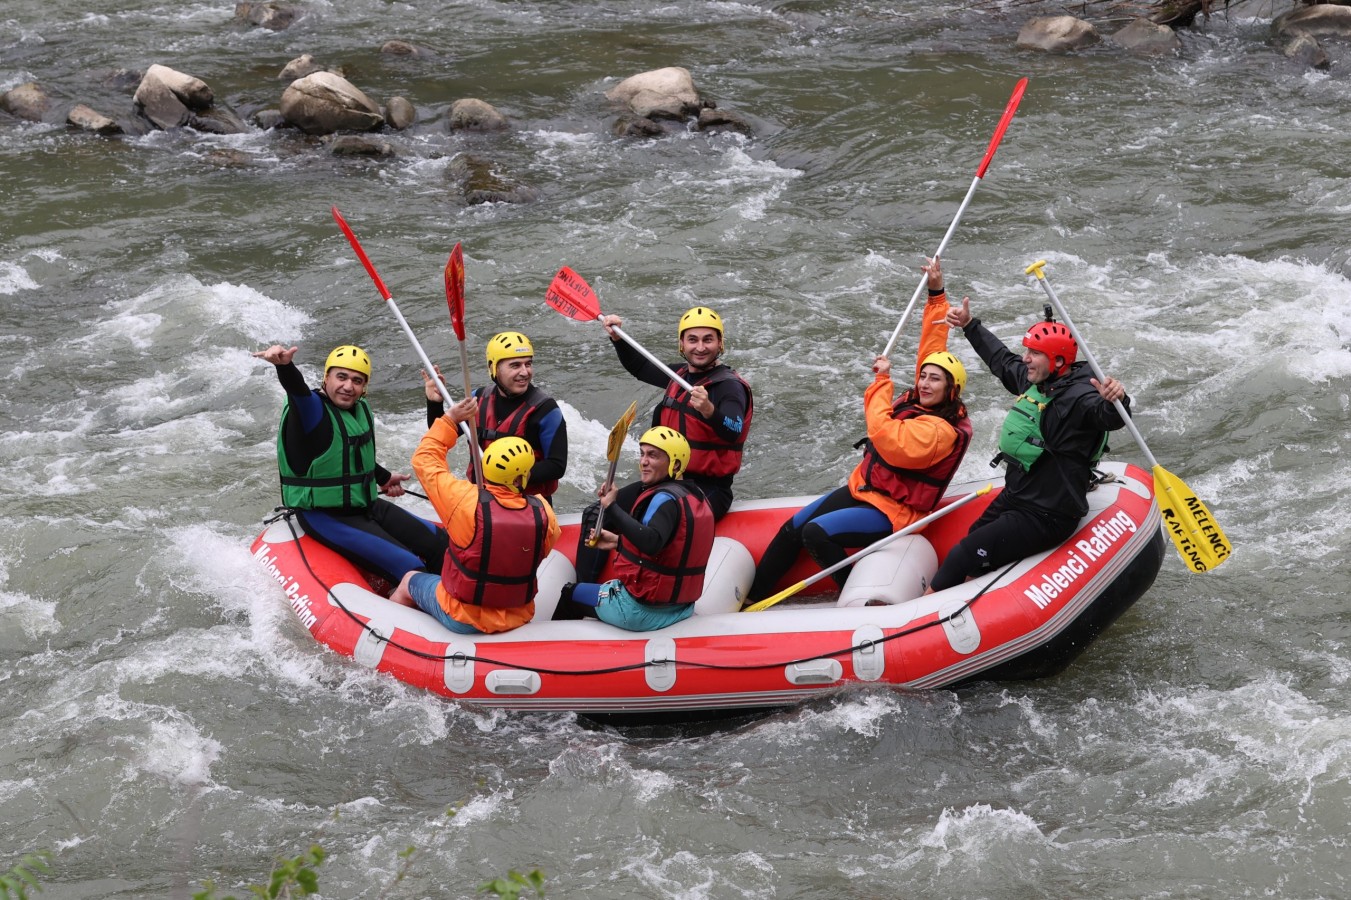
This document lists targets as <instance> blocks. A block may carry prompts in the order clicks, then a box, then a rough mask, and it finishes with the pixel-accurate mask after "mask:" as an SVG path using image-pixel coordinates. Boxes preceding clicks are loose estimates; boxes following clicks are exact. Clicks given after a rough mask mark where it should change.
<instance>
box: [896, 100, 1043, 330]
mask: <svg viewBox="0 0 1351 900" xmlns="http://www.w3.org/2000/svg"><path fill="white" fill-rule="evenodd" d="M1025 90H1027V79H1026V78H1023V79H1020V80H1019V81H1018V83H1017V84H1015V85H1014V86H1013V93H1012V94H1011V95H1009V102H1008V103H1007V104H1006V105H1005V107H1004V114H1003V115H1002V116H1001V117H1000V119H999V125H998V126H997V127H996V128H995V131H994V136H993V137H991V138H990V144H989V146H988V147H986V148H985V156H984V158H982V159H981V161H980V165H979V166H978V167H977V168H976V177H975V178H973V179H971V187H969V188H967V190H966V196H965V197H964V198H963V199H962V205H961V206H959V207H957V214H956V215H955V216H953V217H952V224H950V225H949V226H948V230H947V233H946V234H944V235H943V240H942V241H940V242H939V244H938V250H937V251H935V252H934V257H935V258H938V257H942V255H943V251H944V250H946V249H947V246H948V241H950V240H952V235H953V232H955V231H956V230H957V223H958V222H960V221H961V220H962V214H963V213H964V212H966V208H967V206H969V205H970V204H971V196H972V195H973V194H975V193H976V185H978V184H980V180H981V179H982V178H984V177H985V171H986V170H987V169H989V168H990V161H991V160H993V159H994V152H995V150H997V149H998V148H999V142H1000V141H1001V140H1003V138H1004V132H1005V131H1007V130H1008V127H1009V122H1011V121H1013V114H1014V113H1015V112H1017V110H1018V104H1019V103H1020V102H1022V99H1023V92H1024V91H1025ZM928 284H929V273H928V272H925V273H924V274H923V275H922V276H921V277H920V280H919V285H918V286H917V287H916V288H915V293H914V294H913V295H911V297H910V302H909V303H908V304H906V307H905V312H904V313H902V314H901V320H900V321H899V322H897V323H896V328H895V329H894V330H893V331H892V332H891V338H890V339H888V340H887V345H886V346H885V347H883V348H882V356H890V355H891V348H892V347H894V346H895V345H896V339H897V338H899V337H900V336H901V332H902V331H904V330H905V323H906V320H908V319H909V318H910V313H911V312H912V311H913V310H914V308H915V304H916V303H917V302H919V297H920V294H922V293H924V289H925V287H927V286H928Z"/></svg>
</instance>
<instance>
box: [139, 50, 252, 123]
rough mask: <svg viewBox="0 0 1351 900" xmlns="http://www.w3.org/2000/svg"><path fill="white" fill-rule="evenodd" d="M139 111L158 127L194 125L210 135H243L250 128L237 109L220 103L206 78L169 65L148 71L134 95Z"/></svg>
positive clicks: (155, 67)
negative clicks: (203, 78)
mask: <svg viewBox="0 0 1351 900" xmlns="http://www.w3.org/2000/svg"><path fill="white" fill-rule="evenodd" d="M131 102H132V108H133V110H134V111H135V114H136V115H137V116H138V117H140V118H141V119H142V120H144V121H148V122H150V123H151V124H152V125H153V126H154V127H155V128H159V129H161V130H165V131H167V130H169V129H172V128H194V129H196V130H197V131H205V132H208V133H210V134H242V133H244V132H246V131H248V126H247V125H245V124H244V123H243V122H242V121H241V120H240V119H239V117H238V116H236V115H235V114H234V111H233V110H231V109H229V108H228V107H226V106H223V105H219V104H217V103H216V99H215V94H214V93H213V92H212V90H211V88H210V87H209V86H208V85H207V83H206V82H205V81H202V80H201V79H200V78H194V77H193V76H191V75H187V74H184V73H183V72H179V71H177V70H175V69H171V68H169V67H168V66H161V65H158V64H156V65H153V66H151V67H150V68H148V69H146V70H145V75H144V76H143V77H142V78H141V83H140V85H139V86H138V87H137V88H136V93H135V94H134V95H133V96H132V98H131Z"/></svg>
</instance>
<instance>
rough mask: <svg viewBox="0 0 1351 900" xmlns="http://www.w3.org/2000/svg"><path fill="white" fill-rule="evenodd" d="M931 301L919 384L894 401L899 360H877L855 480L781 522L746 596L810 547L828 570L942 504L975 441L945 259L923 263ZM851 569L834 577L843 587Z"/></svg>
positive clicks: (757, 593) (765, 588) (757, 595)
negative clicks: (956, 350)
mask: <svg viewBox="0 0 1351 900" xmlns="http://www.w3.org/2000/svg"><path fill="white" fill-rule="evenodd" d="M924 271H925V272H927V273H928V276H929V302H928V303H927V304H926V306H925V308H924V310H923V325H922V326H921V329H920V342H919V353H918V355H917V357H916V361H915V386H914V387H913V388H911V389H909V390H907V391H905V392H904V393H903V394H901V396H900V398H899V399H895V400H893V396H894V392H895V391H894V387H893V385H892V382H891V361H890V360H889V359H887V358H886V357H885V356H879V357H877V359H876V360H875V361H874V363H873V373H874V378H873V383H872V384H871V385H869V386H868V389H867V390H866V391H865V392H864V394H863V406H864V415H865V419H866V421H867V426H868V435H867V437H866V438H864V439H863V440H862V441H860V442H859V445H861V446H863V448H864V450H863V459H862V460H861V461H860V462H859V464H858V465H857V466H856V467H855V468H854V471H853V472H852V473H851V474H850V475H849V482H848V484H846V485H844V486H843V487H840V488H837V489H836V490H834V491H831V492H830V493H829V494H826V495H824V496H822V497H820V498H818V499H817V500H815V501H813V502H812V503H809V504H808V505H806V506H804V507H803V508H802V509H801V510H799V511H798V512H797V514H796V515H794V516H793V517H792V518H791V519H789V520H788V521H786V522H784V523H783V526H782V527H781V528H780V529H779V533H778V534H777V535H775V537H774V540H773V541H771V542H770V544H769V547H767V548H766V549H765V553H764V556H763V557H761V559H760V564H759V566H758V567H757V569H756V572H755V582H754V584H752V585H751V590H750V594H749V596H748V599H747V602H755V601H758V600H763V599H764V598H765V597H768V596H770V595H771V594H772V593H773V592H774V591H775V590H776V589H777V585H778V583H779V581H780V579H782V578H783V576H784V575H785V574H786V573H787V572H788V570H789V569H790V568H791V567H792V565H793V563H794V562H796V560H797V558H798V554H799V552H800V551H801V550H802V549H803V548H804V547H805V548H806V550H807V553H808V554H809V555H810V556H811V558H812V559H813V560H814V561H815V562H816V564H817V565H819V566H820V567H821V568H823V569H824V568H827V567H829V566H831V565H834V564H835V563H838V562H839V561H841V560H843V559H844V558H845V557H846V556H848V555H849V553H850V552H851V551H852V550H856V549H859V548H861V547H864V546H867V545H868V544H871V543H873V542H875V541H877V540H880V539H881V538H884V537H886V536H887V535H888V534H891V533H892V532H894V531H899V530H900V529H902V528H904V527H906V526H907V525H909V524H910V523H911V522H914V521H916V520H917V519H919V518H921V517H922V516H924V515H926V514H927V513H929V512H931V511H932V510H933V509H934V507H936V506H937V505H938V501H939V500H941V499H942V497H943V491H944V490H946V488H947V486H948V484H949V483H950V482H951V481H952V477H953V475H955V474H956V472H957V467H958V466H960V465H961V462H962V457H963V456H964V455H965V454H966V448H967V446H968V445H969V444H970V443H971V420H970V418H968V416H967V414H966V407H965V406H964V405H963V404H962V400H961V394H962V390H963V388H965V387H966V369H965V367H963V366H962V364H961V362H960V361H959V360H958V359H957V357H955V356H953V355H952V354H951V353H949V352H948V351H947V341H948V326H947V323H946V322H945V321H944V317H945V316H946V315H947V311H948V300H947V293H946V292H945V290H944V287H943V270H942V267H941V265H940V263H939V261H938V259H937V258H934V259H931V260H929V261H928V263H927V264H926V265H925V266H924ZM848 574H849V570H848V569H847V568H846V569H843V570H841V571H839V572H836V573H835V574H834V575H833V576H832V577H833V578H834V579H835V582H836V583H837V584H838V585H840V586H841V587H843V586H844V583H845V580H846V578H847V577H848Z"/></svg>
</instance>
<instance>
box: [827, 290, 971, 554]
mask: <svg viewBox="0 0 1351 900" xmlns="http://www.w3.org/2000/svg"><path fill="white" fill-rule="evenodd" d="M947 313H948V297H947V294H945V293H944V294H938V295H936V296H933V297H930V298H929V302H928V303H927V304H925V306H924V310H923V312H922V313H921V315H922V317H923V322H922V324H921V326H920V332H919V353H918V354H917V355H916V357H915V380H916V381H918V380H919V370H920V367H921V365H922V360H923V359H924V357H926V356H928V355H929V354H930V353H937V352H938V351H940V350H946V349H948V326H947V323H946V322H945V321H943V317H944V316H946V315H947ZM893 403H895V388H894V386H893V385H892V382H891V376H890V375H878V376H877V377H876V378H875V379H874V380H873V383H872V384H870V385H868V389H867V390H866V391H865V392H864V394H863V414H864V418H865V420H866V421H867V424H868V439H869V440H871V441H872V442H873V448H874V449H875V450H876V451H877V452H878V453H879V454H880V455H881V456H882V458H883V459H885V460H886V461H887V462H888V463H890V464H891V465H893V466H899V467H902V468H907V469H925V468H928V467H929V466H932V465H934V464H935V463H937V462H938V461H939V460H941V459H943V458H944V457H946V456H947V455H948V454H950V453H952V451H953V450H954V449H956V447H957V429H956V428H953V427H952V425H951V424H950V423H949V422H948V421H947V420H945V419H940V418H938V416H917V417H915V418H912V419H906V420H904V421H898V420H896V419H893V418H892V417H891V407H892V404H893ZM863 486H864V483H863V464H862V463H859V465H857V466H855V467H854V471H853V472H851V473H850V474H849V493H850V494H852V495H853V496H854V498H855V499H857V500H862V501H863V502H865V503H871V504H872V505H873V506H875V507H877V508H878V509H879V510H881V511H882V513H883V514H884V515H885V516H886V517H887V518H888V519H890V520H891V529H892V531H900V530H901V529H902V528H904V527H905V526H907V525H909V524H910V523H911V522H914V521H916V520H917V519H919V518H920V517H921V516H923V513H921V512H919V511H917V510H915V509H912V508H911V507H909V506H906V505H905V504H903V503H898V502H897V501H896V500H893V499H892V498H891V497H888V496H887V495H886V494H882V493H879V492H877V491H865V490H863Z"/></svg>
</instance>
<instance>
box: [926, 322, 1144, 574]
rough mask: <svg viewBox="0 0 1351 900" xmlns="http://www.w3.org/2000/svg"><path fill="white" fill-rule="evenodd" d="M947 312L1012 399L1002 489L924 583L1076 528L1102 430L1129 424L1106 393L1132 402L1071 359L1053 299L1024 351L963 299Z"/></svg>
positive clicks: (1014, 555) (1014, 554) (992, 562)
mask: <svg viewBox="0 0 1351 900" xmlns="http://www.w3.org/2000/svg"><path fill="white" fill-rule="evenodd" d="M947 321H948V324H949V325H951V326H953V327H954V328H960V329H962V333H963V334H965V335H966V339H967V340H968V341H970V343H971V346H972V348H973V349H974V350H975V351H976V353H977V354H979V356H980V358H981V360H983V361H984V363H985V365H986V366H988V367H989V369H990V371H991V372H992V373H993V374H994V376H995V377H996V378H998V379H999V380H1000V382H1002V383H1003V385H1004V387H1005V388H1006V389H1007V390H1008V392H1009V393H1010V394H1014V395H1015V396H1017V398H1018V399H1017V401H1016V402H1015V403H1014V404H1013V409H1011V410H1009V413H1008V415H1007V416H1006V417H1005V418H1004V427H1003V429H1002V430H1001V432H1000V435H999V454H998V455H997V456H996V457H995V459H994V463H995V464H998V463H999V462H1000V461H1001V460H1002V461H1004V462H1006V463H1007V464H1008V466H1007V471H1006V472H1005V476H1004V489H1003V490H1002V491H1001V492H1000V493H999V495H998V496H997V497H995V499H994V501H993V502H992V503H991V504H990V505H989V506H988V507H986V509H985V512H983V513H981V515H980V518H978V519H976V521H975V522H973V523H972V525H971V528H970V530H969V531H968V532H967V535H966V537H964V538H963V539H962V540H961V541H959V542H958V543H957V545H956V546H955V547H953V548H952V550H951V551H950V552H949V553H948V555H947V558H946V559H944V560H943V564H942V565H940V566H939V567H938V573H937V574H936V575H934V577H933V581H932V583H931V584H930V591H941V590H944V589H946V588H950V587H953V586H954V585H958V584H961V583H962V582H963V581H965V580H966V579H968V578H972V577H974V576H976V575H980V574H982V573H984V572H987V571H989V570H991V569H995V568H998V567H999V566H1002V565H1004V564H1005V563H1010V562H1013V561H1014V560H1018V559H1023V558H1025V557H1028V556H1031V555H1032V554H1034V553H1040V552H1042V551H1043V550H1049V549H1050V548H1052V547H1054V546H1056V545H1058V544H1060V543H1061V542H1063V541H1064V540H1065V539H1066V538H1068V537H1069V536H1070V535H1071V534H1073V533H1074V529H1075V528H1077V527H1078V525H1079V520H1080V519H1082V518H1083V517H1084V516H1085V515H1087V514H1088V489H1089V483H1090V481H1091V480H1092V470H1093V465H1094V463H1096V462H1097V460H1098V459H1099V457H1101V456H1102V454H1103V452H1105V451H1106V449H1107V432H1109V431H1115V430H1117V429H1118V428H1123V427H1125V424H1126V423H1125V421H1124V420H1123V419H1122V418H1121V416H1120V415H1118V414H1117V411H1116V407H1114V406H1113V405H1112V401H1114V400H1120V401H1121V402H1122V404H1123V405H1124V406H1125V407H1126V409H1127V410H1129V409H1130V398H1128V397H1127V396H1126V389H1125V388H1124V387H1122V385H1121V382H1119V381H1117V380H1116V379H1115V378H1110V377H1109V378H1108V379H1107V380H1106V381H1103V382H1102V383H1099V382H1098V380H1097V379H1096V378H1094V377H1093V372H1092V369H1091V367H1090V366H1089V364H1088V363H1086V362H1075V357H1076V356H1077V355H1078V352H1079V347H1078V345H1077V344H1076V343H1075V341H1074V336H1073V335H1072V334H1071V333H1070V330H1069V329H1068V328H1067V327H1065V325H1064V324H1062V323H1060V322H1056V321H1055V320H1054V319H1052V318H1051V315H1050V308H1049V307H1048V308H1047V310H1046V321H1044V322H1038V323H1037V324H1035V325H1033V326H1032V327H1031V328H1029V329H1028V331H1027V334H1026V335H1024V336H1023V348H1024V349H1023V355H1022V357H1021V358H1019V357H1018V356H1016V355H1015V354H1014V353H1013V352H1011V351H1010V350H1009V349H1008V348H1006V347H1005V346H1004V344H1003V343H1002V342H1001V341H1000V340H999V339H998V338H997V337H995V336H994V335H993V334H991V333H990V331H989V330H988V329H986V328H985V327H984V326H983V325H981V324H980V319H975V318H972V317H971V301H970V300H969V299H965V298H964V299H963V300H962V305H961V306H960V307H954V308H953V309H951V310H949V312H948V317H947Z"/></svg>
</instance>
